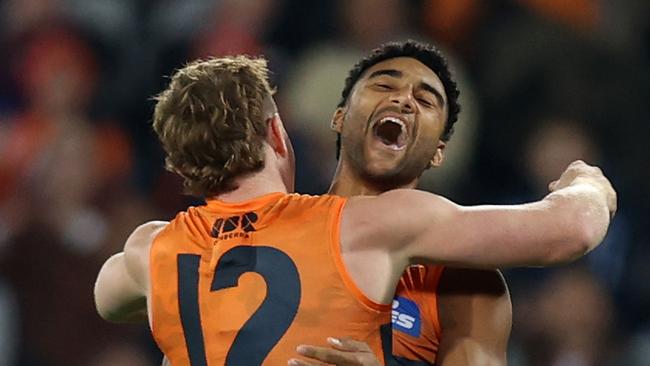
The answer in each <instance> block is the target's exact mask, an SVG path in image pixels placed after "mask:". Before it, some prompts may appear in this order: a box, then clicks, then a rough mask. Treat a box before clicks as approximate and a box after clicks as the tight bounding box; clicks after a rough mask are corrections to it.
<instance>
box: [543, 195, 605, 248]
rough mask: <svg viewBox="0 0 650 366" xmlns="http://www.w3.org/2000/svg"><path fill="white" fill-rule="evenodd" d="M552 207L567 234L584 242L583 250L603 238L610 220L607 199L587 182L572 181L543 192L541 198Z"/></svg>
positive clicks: (595, 244) (596, 243)
mask: <svg viewBox="0 0 650 366" xmlns="http://www.w3.org/2000/svg"><path fill="white" fill-rule="evenodd" d="M543 201H545V202H547V203H548V204H549V205H552V206H556V207H557V211H558V212H559V213H560V214H561V215H562V220H564V221H565V222H567V223H568V227H569V229H570V234H571V235H573V236H574V237H575V240H580V241H582V242H584V244H585V248H584V249H585V252H588V251H590V250H592V249H593V248H594V247H596V246H597V245H598V244H599V243H600V242H601V241H602V240H603V238H604V237H605V234H606V233H607V228H608V226H609V222H610V219H611V217H610V212H609V210H608V204H607V198H606V196H605V195H604V194H603V193H602V192H600V191H599V190H598V189H597V188H596V187H594V186H593V185H591V184H574V185H571V186H568V187H565V188H563V189H560V190H557V191H555V192H552V193H550V194H549V195H547V196H546V197H545V198H544V200H543Z"/></svg>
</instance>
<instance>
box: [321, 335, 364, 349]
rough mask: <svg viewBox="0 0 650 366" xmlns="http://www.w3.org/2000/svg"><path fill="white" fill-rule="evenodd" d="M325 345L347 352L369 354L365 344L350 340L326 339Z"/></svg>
mask: <svg viewBox="0 0 650 366" xmlns="http://www.w3.org/2000/svg"><path fill="white" fill-rule="evenodd" d="M327 343H329V344H330V345H331V346H332V347H334V348H336V349H338V350H341V351H348V352H371V350H370V346H368V344H367V343H365V342H360V341H356V340H354V339H352V338H340V339H339V338H332V337H330V338H327Z"/></svg>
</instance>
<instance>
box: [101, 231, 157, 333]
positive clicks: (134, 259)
mask: <svg viewBox="0 0 650 366" xmlns="http://www.w3.org/2000/svg"><path fill="white" fill-rule="evenodd" d="M166 224H167V222H164V221H151V222H148V223H146V224H143V225H140V226H139V227H137V228H136V229H135V230H134V231H133V233H132V234H131V235H130V236H129V238H128V239H127V241H126V244H125V245H124V251H123V252H120V253H117V254H115V255H113V256H112V257H110V258H109V259H108V260H107V261H106V262H105V263H104V265H103V266H102V268H101V270H100V271H99V275H98V276H97V281H96V282H95V306H96V307H97V312H98V313H99V315H100V316H101V317H102V318H104V319H106V320H108V321H112V322H117V323H125V322H144V321H147V294H148V290H149V248H150V247H151V242H152V240H153V238H155V236H156V235H157V234H158V233H159V232H160V230H162V229H163V228H164V227H165V225H166Z"/></svg>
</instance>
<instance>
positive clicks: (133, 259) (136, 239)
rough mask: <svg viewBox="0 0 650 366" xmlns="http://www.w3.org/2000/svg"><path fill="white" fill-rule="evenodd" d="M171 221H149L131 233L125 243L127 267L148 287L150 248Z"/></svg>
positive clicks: (135, 278)
mask: <svg viewBox="0 0 650 366" xmlns="http://www.w3.org/2000/svg"><path fill="white" fill-rule="evenodd" d="M168 224H169V222H167V221H149V222H147V223H144V224H142V225H140V226H138V227H137V228H135V230H133V232H132V233H131V235H129V237H128V239H127V240H126V244H124V261H125V264H126V268H127V270H128V271H129V273H130V274H131V276H132V277H133V279H134V280H135V281H136V282H138V284H140V285H142V286H143V287H145V288H147V287H148V282H149V275H148V274H149V271H148V268H149V250H150V248H151V243H152V242H153V241H154V239H155V238H156V236H158V234H160V232H161V231H162V230H164V229H165V228H166V227H167V225H168Z"/></svg>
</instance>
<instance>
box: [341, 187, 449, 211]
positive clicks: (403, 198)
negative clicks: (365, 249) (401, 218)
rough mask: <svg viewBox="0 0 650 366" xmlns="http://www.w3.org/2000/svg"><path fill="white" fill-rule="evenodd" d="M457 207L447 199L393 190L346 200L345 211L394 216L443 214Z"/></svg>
mask: <svg viewBox="0 0 650 366" xmlns="http://www.w3.org/2000/svg"><path fill="white" fill-rule="evenodd" d="M456 207H458V206H457V205H456V204H454V203H453V202H451V201H449V200H448V199H446V198H444V197H442V196H439V195H436V194H433V193H429V192H425V191H420V190H417V189H394V190H390V191H387V192H384V193H382V194H380V195H377V196H357V197H351V198H349V199H348V203H347V204H346V210H349V211H354V212H355V213H358V212H360V211H361V212H365V213H367V214H370V215H373V216H386V214H387V213H390V214H391V215H389V216H394V215H395V214H401V213H411V212H417V211H436V212H441V213H442V212H444V211H449V210H451V209H454V208H456Z"/></svg>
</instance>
